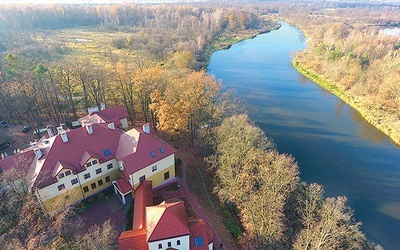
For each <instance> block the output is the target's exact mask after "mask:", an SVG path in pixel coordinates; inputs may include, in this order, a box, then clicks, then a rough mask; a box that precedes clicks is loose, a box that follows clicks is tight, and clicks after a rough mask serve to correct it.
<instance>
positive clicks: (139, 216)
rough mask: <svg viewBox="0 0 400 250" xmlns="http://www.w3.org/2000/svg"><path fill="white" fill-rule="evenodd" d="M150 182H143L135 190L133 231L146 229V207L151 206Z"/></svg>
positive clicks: (151, 190)
mask: <svg viewBox="0 0 400 250" xmlns="http://www.w3.org/2000/svg"><path fill="white" fill-rule="evenodd" d="M152 185H153V184H152V181H150V180H145V181H143V182H142V183H141V184H140V185H139V186H138V187H137V188H136V190H135V207H134V211H135V212H134V214H133V229H140V228H146V207H148V206H152V205H153V187H152Z"/></svg>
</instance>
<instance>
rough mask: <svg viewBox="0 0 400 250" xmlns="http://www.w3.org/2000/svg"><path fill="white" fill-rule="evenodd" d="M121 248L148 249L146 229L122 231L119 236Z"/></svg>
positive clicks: (125, 249) (129, 249)
mask: <svg viewBox="0 0 400 250" xmlns="http://www.w3.org/2000/svg"><path fill="white" fill-rule="evenodd" d="M118 249H120V250H148V249H149V247H148V245H147V242H146V229H145V228H142V229H137V230H128V231H124V232H122V233H121V235H120V236H119V238H118Z"/></svg>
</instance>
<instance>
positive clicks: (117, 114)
mask: <svg viewBox="0 0 400 250" xmlns="http://www.w3.org/2000/svg"><path fill="white" fill-rule="evenodd" d="M95 113H96V114H98V115H99V116H100V117H102V118H103V119H104V118H105V120H113V119H114V118H118V120H121V119H124V118H128V117H129V114H128V111H126V108H125V106H123V105H118V106H114V107H110V108H106V109H103V110H100V111H98V112H95Z"/></svg>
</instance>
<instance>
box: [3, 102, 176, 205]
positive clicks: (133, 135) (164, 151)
mask: <svg viewBox="0 0 400 250" xmlns="http://www.w3.org/2000/svg"><path fill="white" fill-rule="evenodd" d="M111 109H112V108H111ZM112 110H114V109H112ZM103 111H104V112H105V110H103ZM105 113H106V114H108V113H107V112H105ZM57 132H58V134H56V135H52V136H49V137H48V138H45V137H43V138H42V139H40V140H39V141H35V142H33V143H31V147H30V148H28V149H26V150H23V151H22V152H21V153H20V154H17V155H13V156H11V157H9V158H6V159H3V160H0V167H1V169H2V172H4V173H6V172H12V171H15V172H19V173H21V172H23V175H24V176H25V182H26V186H27V188H28V190H30V191H32V192H34V193H35V194H36V195H37V197H38V198H39V200H41V201H42V202H43V203H44V204H45V205H47V206H48V208H49V209H52V208H56V207H54V206H55V204H54V201H56V200H58V199H57V198H59V197H60V196H63V197H68V199H69V200H68V202H69V203H70V204H72V203H76V202H78V201H80V200H82V199H85V198H87V197H89V196H91V195H93V194H95V193H98V192H100V191H101V190H103V189H105V188H107V187H110V186H112V185H113V186H114V190H115V192H116V193H117V194H118V195H120V196H121V198H122V200H123V202H124V203H125V196H126V195H128V194H130V193H132V190H133V188H134V187H137V186H138V185H139V184H140V182H142V181H144V180H146V179H149V180H152V181H153V182H152V183H153V185H154V186H157V185H160V184H162V183H163V182H164V181H165V180H167V179H170V178H174V177H175V165H174V162H175V159H174V154H175V149H174V148H173V147H171V146H170V145H168V144H167V143H165V142H164V141H162V140H161V139H159V138H157V137H155V136H154V135H152V134H148V133H144V132H141V131H139V130H137V129H131V130H129V131H124V130H123V129H121V128H118V127H116V126H111V125H110V123H106V122H99V123H85V124H84V126H83V127H81V128H78V129H74V130H66V129H64V128H63V127H58V128H57ZM49 135H51V134H50V133H49Z"/></svg>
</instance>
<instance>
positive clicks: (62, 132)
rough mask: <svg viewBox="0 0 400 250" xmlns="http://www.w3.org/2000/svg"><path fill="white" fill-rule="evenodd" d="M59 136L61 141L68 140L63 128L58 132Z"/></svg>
mask: <svg viewBox="0 0 400 250" xmlns="http://www.w3.org/2000/svg"><path fill="white" fill-rule="evenodd" d="M60 136H61V139H62V141H63V142H68V136H67V132H65V130H64V129H63V131H61V132H60Z"/></svg>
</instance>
